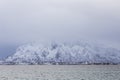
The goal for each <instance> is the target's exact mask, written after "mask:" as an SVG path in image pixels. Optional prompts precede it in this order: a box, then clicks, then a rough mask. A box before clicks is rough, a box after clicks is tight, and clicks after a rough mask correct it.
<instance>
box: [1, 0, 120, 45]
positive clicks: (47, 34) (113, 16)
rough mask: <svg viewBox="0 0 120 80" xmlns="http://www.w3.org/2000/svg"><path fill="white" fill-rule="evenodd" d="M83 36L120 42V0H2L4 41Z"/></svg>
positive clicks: (11, 42)
mask: <svg viewBox="0 0 120 80" xmlns="http://www.w3.org/2000/svg"><path fill="white" fill-rule="evenodd" d="M80 39H86V40H87V39H89V40H101V41H103V42H104V41H109V42H113V44H114V43H116V44H119V45H120V0H0V44H14V43H15V44H16V43H24V42H31V41H37V40H48V41H51V40H80Z"/></svg>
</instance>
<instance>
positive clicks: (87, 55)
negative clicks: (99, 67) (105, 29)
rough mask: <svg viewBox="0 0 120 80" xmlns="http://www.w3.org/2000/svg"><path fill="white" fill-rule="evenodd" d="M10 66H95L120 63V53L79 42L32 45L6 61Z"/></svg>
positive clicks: (20, 49) (23, 47) (20, 48)
mask: <svg viewBox="0 0 120 80" xmlns="http://www.w3.org/2000/svg"><path fill="white" fill-rule="evenodd" d="M5 61H6V63H9V64H94V63H101V64H102V63H112V64H113V63H114V64H119V63H120V51H119V50H117V49H114V48H108V47H103V46H102V45H98V44H90V43H87V42H82V41H78V42H76V43H50V44H38V43H37V44H36V43H30V44H26V45H23V46H20V47H19V48H18V49H17V50H16V53H15V54H13V55H12V56H9V57H8V58H7V59H6V60H5Z"/></svg>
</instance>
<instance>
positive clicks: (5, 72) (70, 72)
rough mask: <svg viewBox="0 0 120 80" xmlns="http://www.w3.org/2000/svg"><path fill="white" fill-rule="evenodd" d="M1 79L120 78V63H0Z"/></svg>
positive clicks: (118, 79) (76, 79)
mask: <svg viewBox="0 0 120 80" xmlns="http://www.w3.org/2000/svg"><path fill="white" fill-rule="evenodd" d="M0 80H120V65H0Z"/></svg>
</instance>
